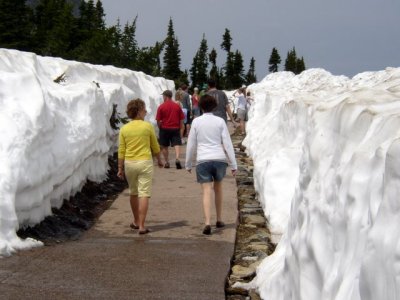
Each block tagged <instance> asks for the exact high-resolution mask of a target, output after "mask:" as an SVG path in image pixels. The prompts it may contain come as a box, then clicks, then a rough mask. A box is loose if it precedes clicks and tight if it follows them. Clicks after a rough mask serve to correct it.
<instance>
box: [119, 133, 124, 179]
mask: <svg viewBox="0 0 400 300" xmlns="http://www.w3.org/2000/svg"><path fill="white" fill-rule="evenodd" d="M125 152H126V145H125V139H124V136H123V135H122V128H121V130H120V131H119V146H118V172H117V176H118V177H119V178H121V179H124V178H125V173H124V162H125Z"/></svg>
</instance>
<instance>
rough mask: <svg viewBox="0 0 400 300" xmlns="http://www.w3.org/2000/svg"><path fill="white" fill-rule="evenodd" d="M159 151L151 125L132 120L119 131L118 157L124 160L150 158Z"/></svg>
mask: <svg viewBox="0 0 400 300" xmlns="http://www.w3.org/2000/svg"><path fill="white" fill-rule="evenodd" d="M159 152H160V145H159V144H158V141H157V138H156V134H155V131H154V127H153V125H151V124H150V123H149V122H146V121H142V120H132V121H131V122H129V123H128V124H125V125H124V126H122V128H121V130H120V131H119V147H118V158H119V159H125V160H151V159H152V154H157V153H159Z"/></svg>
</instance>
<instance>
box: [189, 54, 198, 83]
mask: <svg viewBox="0 0 400 300" xmlns="http://www.w3.org/2000/svg"><path fill="white" fill-rule="evenodd" d="M197 61H198V56H197V53H196V55H195V56H194V57H193V62H192V67H191V68H190V70H189V72H190V80H191V81H192V88H194V87H195V86H198V85H199V84H201V82H200V81H199V80H198V73H199V71H198V70H197V67H198V63H197Z"/></svg>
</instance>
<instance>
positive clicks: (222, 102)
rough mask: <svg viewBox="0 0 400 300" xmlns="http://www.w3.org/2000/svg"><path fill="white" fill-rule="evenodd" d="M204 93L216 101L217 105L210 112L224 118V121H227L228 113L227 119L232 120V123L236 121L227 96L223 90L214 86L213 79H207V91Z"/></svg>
mask: <svg viewBox="0 0 400 300" xmlns="http://www.w3.org/2000/svg"><path fill="white" fill-rule="evenodd" d="M206 94H207V95H210V96H212V97H214V98H215V100H216V101H217V106H216V108H215V109H214V110H213V112H212V113H213V114H214V115H215V116H217V117H221V118H222V119H224V121H225V123H226V122H227V121H228V120H227V117H226V114H228V116H229V119H230V120H231V121H232V123H233V125H236V122H235V120H234V118H233V115H232V111H231V107H230V106H229V101H228V97H227V96H226V94H225V93H224V92H223V91H221V90H218V89H217V88H216V83H215V81H214V80H213V79H209V80H208V91H207V93H206Z"/></svg>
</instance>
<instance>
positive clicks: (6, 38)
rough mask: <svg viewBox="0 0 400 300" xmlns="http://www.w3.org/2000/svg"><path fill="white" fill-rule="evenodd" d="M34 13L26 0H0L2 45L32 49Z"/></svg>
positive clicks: (0, 40)
mask: <svg viewBox="0 0 400 300" xmlns="http://www.w3.org/2000/svg"><path fill="white" fill-rule="evenodd" d="M32 15H33V13H32V10H31V9H30V8H29V7H27V6H26V5H25V0H0V47H4V48H9V49H18V50H25V51H29V50H31V31H32V29H33V22H32Z"/></svg>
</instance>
